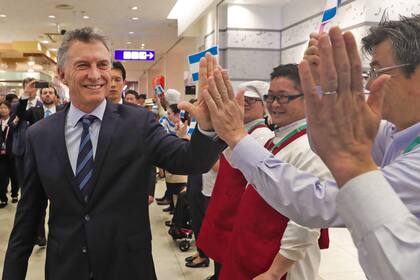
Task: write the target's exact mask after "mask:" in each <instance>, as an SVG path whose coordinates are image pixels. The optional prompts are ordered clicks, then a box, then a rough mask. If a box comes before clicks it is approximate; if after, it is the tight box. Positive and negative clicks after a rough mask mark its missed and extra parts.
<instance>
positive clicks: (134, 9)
mask: <svg viewBox="0 0 420 280" xmlns="http://www.w3.org/2000/svg"><path fill="white" fill-rule="evenodd" d="M131 9H132V10H133V11H137V10H138V9H139V7H138V6H133V7H131Z"/></svg>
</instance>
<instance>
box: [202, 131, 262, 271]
mask: <svg viewBox="0 0 420 280" xmlns="http://www.w3.org/2000/svg"><path fill="white" fill-rule="evenodd" d="M263 127H267V126H266V125H258V126H256V127H254V128H253V129H252V130H251V131H249V134H251V133H252V132H253V131H255V130H256V129H258V128H263ZM246 185H247V181H246V179H245V177H244V176H243V175H242V173H241V172H240V171H239V170H238V169H235V168H233V167H232V166H231V165H230V164H229V162H228V161H227V160H226V158H225V157H224V155H222V156H221V157H220V163H219V172H218V174H217V178H216V182H215V184H214V188H213V192H212V195H211V198H210V201H209V205H208V207H207V210H206V215H205V217H204V220H203V223H202V224H201V228H200V234H199V237H198V240H197V246H198V248H200V249H201V250H202V251H203V252H205V253H206V255H207V256H208V257H210V258H211V259H213V260H215V261H216V262H218V263H223V255H224V254H225V253H226V248H227V247H228V244H229V241H230V235H231V233H232V229H233V223H234V220H235V216H236V211H237V209H238V206H239V202H240V201H241V196H242V193H243V192H244V190H245V188H246Z"/></svg>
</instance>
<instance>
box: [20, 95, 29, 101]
mask: <svg viewBox="0 0 420 280" xmlns="http://www.w3.org/2000/svg"><path fill="white" fill-rule="evenodd" d="M20 99H22V100H26V99H29V95H25V94H22V95H21V96H20Z"/></svg>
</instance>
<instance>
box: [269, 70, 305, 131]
mask: <svg viewBox="0 0 420 280" xmlns="http://www.w3.org/2000/svg"><path fill="white" fill-rule="evenodd" d="M268 94H269V95H275V96H281V95H290V96H292V95H299V94H300V91H299V89H297V88H296V86H295V83H294V82H293V81H292V80H291V79H288V78H285V77H278V78H274V79H273V80H272V81H271V83H270V89H269V91H268ZM267 110H268V113H269V114H270V116H271V119H272V121H273V123H274V124H276V125H277V126H279V127H282V126H285V125H288V124H291V123H293V122H295V121H298V120H301V119H303V118H305V107H304V103H303V98H302V97H300V98H296V99H294V100H291V101H290V102H289V103H287V104H282V103H279V102H278V101H274V102H272V103H267Z"/></svg>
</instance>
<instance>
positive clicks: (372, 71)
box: [369, 63, 411, 80]
mask: <svg viewBox="0 0 420 280" xmlns="http://www.w3.org/2000/svg"><path fill="white" fill-rule="evenodd" d="M409 65H411V64H410V63H404V64H398V65H394V66H389V67H383V68H379V69H375V68H373V67H372V66H371V67H370V70H369V78H370V79H372V80H374V79H376V78H378V77H379V75H381V74H383V73H385V72H388V71H391V70H394V69H398V68H401V67H405V66H409Z"/></svg>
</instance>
